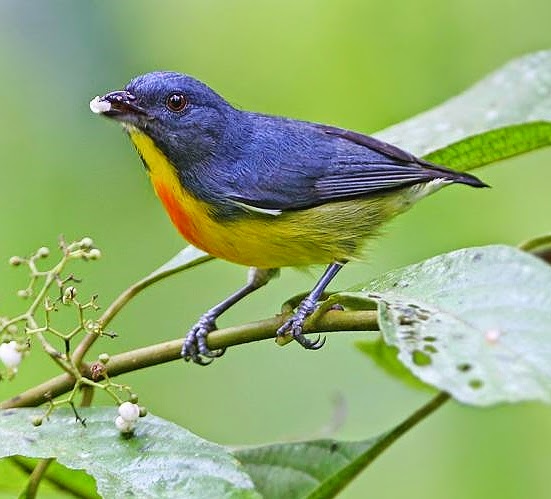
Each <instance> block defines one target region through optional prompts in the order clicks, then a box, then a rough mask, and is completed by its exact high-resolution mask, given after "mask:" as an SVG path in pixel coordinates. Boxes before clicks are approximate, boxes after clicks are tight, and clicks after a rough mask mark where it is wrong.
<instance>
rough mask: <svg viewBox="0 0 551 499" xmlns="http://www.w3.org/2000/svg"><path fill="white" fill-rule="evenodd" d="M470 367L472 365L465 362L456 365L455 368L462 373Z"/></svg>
mask: <svg viewBox="0 0 551 499" xmlns="http://www.w3.org/2000/svg"><path fill="white" fill-rule="evenodd" d="M472 368H473V366H471V364H468V363H467V362H465V363H463V364H458V365H457V370H458V371H461V372H462V373H466V372H469V371H470V370H471V369H472Z"/></svg>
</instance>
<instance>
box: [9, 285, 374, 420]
mask: <svg viewBox="0 0 551 499" xmlns="http://www.w3.org/2000/svg"><path fill="white" fill-rule="evenodd" d="M121 296H122V295H121ZM286 318H287V316H283V315H278V316H276V317H273V318H270V319H265V320H262V321H258V322H251V323H248V324H243V325H240V326H234V327H229V328H225V329H218V330H216V331H213V332H212V333H210V334H209V335H208V341H207V344H208V347H209V348H210V349H213V350H216V349H219V348H228V347H232V346H236V345H241V344H243V343H250V342H253V341H260V340H267V339H273V338H275V333H276V331H277V329H278V328H279V326H281V325H282V324H283V322H284V321H285V319H286ZM314 319H315V323H312V320H307V321H306V324H305V328H304V330H305V332H306V333H322V332H337V331H378V330H379V326H378V324H377V312H376V311H374V310H361V311H338V310H329V311H328V312H326V313H325V314H323V315H321V316H320V317H319V318H316V317H314ZM181 348H182V339H178V340H172V341H167V342H164V343H157V344H154V345H150V346H147V347H144V348H139V349H137V350H132V351H130V352H125V353H121V354H118V355H113V356H112V357H111V358H110V359H109V362H108V363H107V365H106V371H107V375H108V376H109V377H114V376H118V375H119V374H124V373H127V372H132V371H137V370H138V369H143V368H146V367H150V366H155V365H159V364H163V363H165V362H171V361H174V360H180V359H181V357H180V351H181ZM82 367H83V374H84V376H86V377H87V378H91V373H90V372H89V370H88V368H87V366H82ZM74 383H75V380H74V378H73V377H72V376H69V375H68V374H62V375H60V376H56V377H55V378H51V379H50V380H48V381H46V382H44V383H42V384H40V385H37V386H35V387H33V388H31V389H29V390H27V391H25V392H23V393H21V394H19V395H17V396H15V397H13V398H11V399H8V400H5V401H4V402H2V403H0V409H9V408H12V407H34V406H38V405H40V404H42V403H44V402H46V401H47V400H49V399H51V398H55V397H58V396H59V395H63V394H64V393H67V392H69V391H71V389H72V388H73V386H74Z"/></svg>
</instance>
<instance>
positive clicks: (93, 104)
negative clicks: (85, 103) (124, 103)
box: [90, 95, 111, 114]
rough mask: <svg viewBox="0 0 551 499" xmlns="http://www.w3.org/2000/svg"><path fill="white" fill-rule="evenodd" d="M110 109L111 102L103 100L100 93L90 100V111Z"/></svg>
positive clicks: (101, 111)
mask: <svg viewBox="0 0 551 499" xmlns="http://www.w3.org/2000/svg"><path fill="white" fill-rule="evenodd" d="M110 110H111V103H110V102H107V101H106V100H101V99H100V97H99V95H96V96H95V97H94V98H93V99H92V100H91V101H90V111H92V112H93V113H95V114H101V113H105V112H107V111H110Z"/></svg>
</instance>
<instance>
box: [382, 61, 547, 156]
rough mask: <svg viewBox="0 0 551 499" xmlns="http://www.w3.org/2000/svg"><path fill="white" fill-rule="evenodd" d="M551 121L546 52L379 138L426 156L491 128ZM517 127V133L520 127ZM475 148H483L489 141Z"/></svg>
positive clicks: (511, 66)
mask: <svg viewBox="0 0 551 499" xmlns="http://www.w3.org/2000/svg"><path fill="white" fill-rule="evenodd" d="M550 121H551V50H547V51H541V52H535V53H532V54H529V55H526V56H524V57H520V58H519V59H515V60H513V61H511V62H509V63H507V64H506V65H505V66H503V67H502V68H500V69H498V70H497V71H495V72H493V73H491V74H490V75H488V76H486V77H485V78H484V79H482V80H481V81H479V82H478V83H476V84H475V85H474V86H472V87H471V88H469V89H467V90H466V91H465V92H463V93H461V94H460V95H458V96H456V97H454V98H452V99H450V100H448V101H446V102H445V103H443V104H441V105H440V106H437V107H435V108H433V109H431V110H429V111H426V112H424V113H421V114H419V115H417V116H414V117H413V118H411V119H409V120H406V121H404V122H402V123H399V124H398V125H395V126H392V127H390V128H387V129H385V130H383V131H381V132H379V133H378V134H377V136H378V137H379V138H381V139H382V140H385V141H387V142H390V143H392V144H396V145H398V146H400V147H403V148H404V149H407V150H409V151H411V152H412V153H414V154H417V155H418V156H424V155H426V154H428V153H430V152H433V151H436V150H439V149H442V148H444V147H447V146H449V145H450V144H455V143H457V142H460V141H463V140H464V139H467V138H468V137H472V136H475V135H478V136H480V135H481V134H485V133H486V132H489V131H491V130H495V129H499V128H503V127H510V126H511V125H520V124H529V123H532V122H550ZM512 131H513V132H515V133H518V128H517V129H516V130H515V129H512ZM532 132H534V133H536V134H539V133H541V131H538V130H532ZM547 143H548V142H547ZM504 145H505V149H506V144H504ZM543 145H545V144H543ZM473 147H476V148H481V147H484V141H480V142H478V143H475V144H473ZM521 152H524V151H521ZM511 155H512V154H505V156H504V157H508V156H511ZM497 159H500V158H494V159H493V161H496V160H497ZM485 162H488V161H485Z"/></svg>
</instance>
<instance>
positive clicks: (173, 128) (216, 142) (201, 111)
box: [90, 71, 238, 163]
mask: <svg viewBox="0 0 551 499" xmlns="http://www.w3.org/2000/svg"><path fill="white" fill-rule="evenodd" d="M90 109H91V110H92V111H93V112H95V113H98V114H102V115H103V116H106V117H108V118H111V119H114V120H116V121H119V122H120V123H121V124H122V125H123V127H124V128H125V129H126V130H127V131H128V132H129V133H130V135H132V134H133V133H143V134H145V135H147V136H148V137H149V138H150V139H152V140H153V142H154V143H155V145H156V146H157V147H158V148H159V149H160V150H162V151H163V152H164V153H165V155H166V156H168V157H169V158H171V159H172V160H173V161H174V162H175V163H178V162H181V161H184V162H187V163H189V162H194V161H201V160H202V159H204V158H205V156H209V155H211V154H214V152H215V151H216V149H217V147H218V146H220V144H221V143H222V142H223V139H224V136H225V132H226V129H227V127H228V123H229V122H232V121H234V120H235V118H236V115H237V114H238V112H237V111H236V110H235V109H234V108H233V107H232V106H230V104H228V103H227V102H226V101H225V100H224V99H223V98H222V97H220V96H219V95H218V94H217V93H216V92H214V91H213V90H212V89H211V88H209V87H208V86H207V85H205V84H204V83H202V82H200V81H198V80H196V79H194V78H192V77H190V76H187V75H183V74H180V73H174V72H164V71H163V72H154V73H147V74H144V75H141V76H138V77H136V78H134V79H133V80H131V81H130V83H128V85H126V87H125V88H124V90H117V91H114V92H109V93H107V94H105V95H104V96H103V97H96V98H95V99H93V100H92V102H90Z"/></svg>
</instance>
